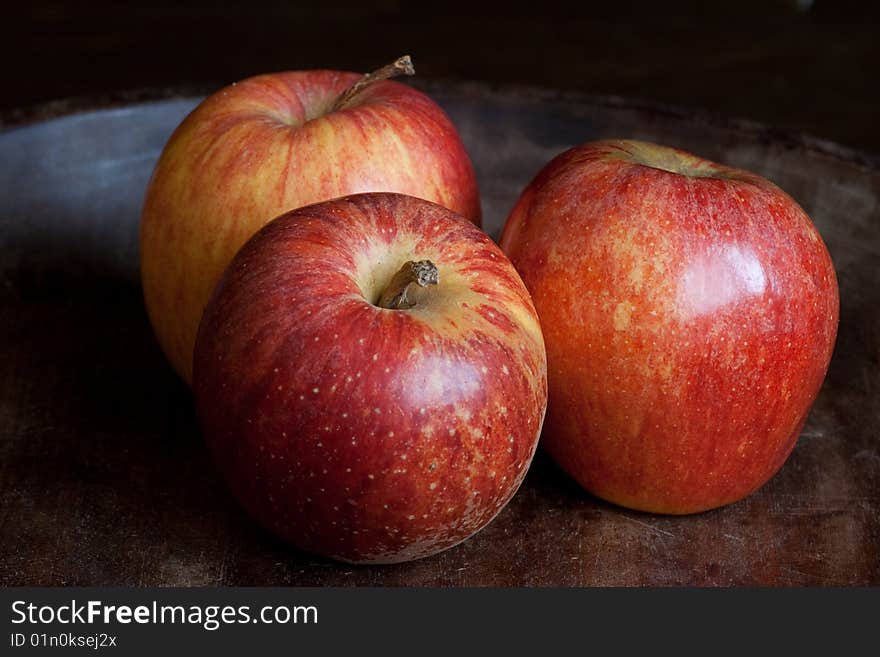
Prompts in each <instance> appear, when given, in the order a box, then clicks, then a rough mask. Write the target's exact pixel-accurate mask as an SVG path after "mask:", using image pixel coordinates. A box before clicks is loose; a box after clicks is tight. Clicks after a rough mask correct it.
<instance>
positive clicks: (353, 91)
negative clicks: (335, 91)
mask: <svg viewBox="0 0 880 657" xmlns="http://www.w3.org/2000/svg"><path fill="white" fill-rule="evenodd" d="M415 74H416V69H415V68H413V63H412V59H410V56H409V55H404V56H403V57H399V58H398V59H396V60H395V61H393V62H391V63H390V64H387V65H385V66H383V67H382V68H380V69H378V70H375V71H373V72H372V73H367V74H366V75H365V76H364V77H362V78H361V79H360V80H358V81H357V82H355V83H354V84H353V85H351V86H350V87H349V88H348V89H346V90H345V91H343V92H342V93H341V94H339V97H338V98H337V99H336V100H335V101H334V103H333V105H332V106H331V107H330V111H331V112H335V111H336V110H341V109H345V106H346V105H347V104H348V103H349V102H350V101H351V99H352V98H354V97H355V96H357V95H358V94H359V93H360V92H361V91H363V90H364V89H366V88H367V87H369V86H370V85H371V84H373V83H374V82H379V81H380V80H387V79H389V78H393V77H395V76H398V75H415Z"/></svg>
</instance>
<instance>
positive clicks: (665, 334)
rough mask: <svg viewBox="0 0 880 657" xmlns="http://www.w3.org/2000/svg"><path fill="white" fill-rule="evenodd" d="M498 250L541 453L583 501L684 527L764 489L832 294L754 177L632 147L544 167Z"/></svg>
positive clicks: (809, 235)
mask: <svg viewBox="0 0 880 657" xmlns="http://www.w3.org/2000/svg"><path fill="white" fill-rule="evenodd" d="M501 245H502V248H503V249H504V251H505V253H507V255H508V256H509V257H510V259H511V261H512V262H513V263H514V265H515V266H516V268H517V270H518V271H519V272H520V274H521V275H522V277H523V281H524V282H525V284H526V286H527V287H528V289H529V291H530V292H531V294H532V297H533V300H534V303H535V306H536V308H537V310H538V315H539V317H540V318H541V324H542V326H543V329H544V338H545V340H546V344H547V359H548V368H549V374H548V376H549V390H550V394H549V407H548V412H547V423H546V427H545V431H544V436H543V438H542V444H543V445H545V447H546V449H547V450H548V451H549V453H550V454H551V455H552V456H553V457H554V458H555V459H556V461H557V462H558V463H559V464H560V465H561V466H562V468H563V469H564V470H566V471H567V472H568V473H569V474H570V475H571V476H572V477H574V479H576V480H577V481H578V482H580V483H581V484H582V485H583V486H584V487H585V488H586V489H587V490H589V491H591V492H593V493H595V494H596V495H598V496H600V497H602V498H605V499H607V500H610V501H611V502H615V503H617V504H620V505H623V506H627V507H631V508H635V509H641V510H645V511H654V512H664V513H692V512H696V511H703V510H706V509H711V508H714V507H718V506H721V505H724V504H728V503H730V502H734V501H736V500H738V499H740V498H742V497H744V496H745V495H748V494H749V493H751V492H752V491H754V490H755V489H756V488H758V487H759V486H761V485H762V484H763V483H764V482H766V481H767V480H768V479H769V478H770V477H771V476H772V475H773V474H774V473H775V472H776V471H777V470H778V469H779V468H780V467H781V466H782V464H783V462H784V461H785V460H786V458H787V456H788V455H789V452H791V450H792V448H793V447H794V445H795V441H796V440H797V437H798V434H799V433H800V432H801V429H802V427H803V426H804V422H805V421H806V419H807V414H808V413H809V410H810V407H811V405H812V403H813V401H814V400H815V398H816V395H817V393H818V392H819V388H820V386H821V385H822V381H823V379H824V377H825V373H826V371H827V368H828V364H829V360H830V358H831V353H832V350H833V347H834V341H835V337H836V334H837V320H838V290H837V279H836V276H835V272H834V267H833V265H832V262H831V259H830V257H829V255H828V251H827V249H826V248H825V245H824V244H823V242H822V239H821V237H820V235H819V233H818V232H817V230H816V228H815V226H814V225H813V223H812V222H811V221H810V218H809V217H808V216H807V215H806V213H805V212H804V211H803V209H801V207H800V206H798V204H797V203H795V201H794V200H792V199H791V198H790V197H789V196H788V195H787V194H785V192H783V191H782V190H781V189H779V188H778V187H777V186H776V185H774V184H772V183H771V182H769V181H768V180H766V179H764V178H761V177H760V176H757V175H755V174H753V173H750V172H747V171H743V170H739V169H735V168H732V167H728V166H723V165H720V164H716V163H714V162H710V161H708V160H705V159H702V158H699V157H696V156H694V155H691V154H688V153H685V152H682V151H679V150H674V149H671V148H666V147H662V146H657V145H654V144H649V143H645V142H637V141H603V142H595V143H591V144H586V145H584V146H581V147H578V148H574V149H572V150H569V151H567V152H565V153H563V154H562V155H560V156H558V157H557V158H556V159H554V160H553V161H552V162H550V163H549V164H548V165H547V166H546V167H545V168H544V169H543V170H542V171H541V172H540V173H539V174H538V176H537V177H536V178H535V179H534V180H533V181H532V183H531V184H530V185H529V186H528V187H527V188H526V189H525V191H524V192H523V193H522V196H521V197H520V199H519V201H518V202H517V204H516V206H515V207H514V208H513V211H512V212H511V214H510V216H509V218H508V220H507V224H506V226H505V228H504V232H503V234H502V237H501Z"/></svg>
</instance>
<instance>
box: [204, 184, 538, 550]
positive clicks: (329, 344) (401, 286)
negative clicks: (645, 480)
mask: <svg viewBox="0 0 880 657" xmlns="http://www.w3.org/2000/svg"><path fill="white" fill-rule="evenodd" d="M194 391H195V395H196V400H197V405H198V411H199V418H200V422H201V425H202V428H203V432H204V435H205V437H206V440H207V442H208V445H209V446H210V449H211V451H212V452H213V455H214V457H215V460H216V462H217V463H218V465H219V469H220V471H221V473H222V475H223V476H224V478H225V479H226V481H227V482H228V484H229V485H230V487H231V489H232V490H233V492H234V493H235V495H236V496H237V497H238V499H239V500H240V501H241V503H242V504H243V505H244V507H245V508H246V509H247V510H249V511H250V512H251V513H252V514H253V515H254V516H255V517H256V518H257V519H258V520H259V521H260V522H261V523H262V524H263V525H265V526H266V527H268V528H270V529H271V530H272V531H274V532H277V533H278V534H280V535H281V536H283V537H284V538H286V539H287V540H289V541H290V542H291V543H293V544H295V545H297V546H299V547H301V548H303V549H306V550H309V551H312V552H315V553H318V554H322V555H325V556H330V557H334V558H337V559H341V560H346V561H353V562H395V561H404V560H408V559H415V558H419V557H423V556H426V555H429V554H432V553H435V552H438V551H440V550H443V549H446V548H448V547H450V546H452V545H454V544H456V543H458V542H460V541H462V540H464V539H465V538H467V537H468V536H470V535H471V534H473V533H474V532H476V531H478V530H479V529H480V528H482V527H483V526H485V525H486V524H487V523H488V522H489V521H490V520H491V519H492V518H493V517H494V516H495V515H496V514H497V513H498V512H499V511H500V510H501V508H502V507H503V506H504V505H505V504H506V503H507V501H508V500H509V499H510V498H511V496H512V495H513V494H514V492H515V491H516V489H517V487H518V486H519V484H520V482H521V481H522V478H523V476H524V475H525V472H526V470H527V468H528V465H529V463H530V461H531V458H532V455H533V453H534V451H535V447H536V445H537V441H538V435H539V432H540V428H541V423H542V420H543V416H544V410H545V406H546V394H547V393H546V360H545V353H544V344H543V339H542V335H541V330H540V328H539V325H538V321H537V316H536V314H535V311H534V308H533V306H532V303H531V300H530V298H529V295H528V292H527V291H526V289H525V287H524V285H523V284H522V281H521V280H520V278H519V276H518V275H517V273H516V271H515V270H514V269H513V267H512V265H511V264H510V262H509V261H508V260H507V258H506V257H505V256H504V254H503V253H502V252H501V250H500V249H499V248H498V247H497V246H495V244H494V243H493V242H492V241H491V240H490V239H489V238H488V237H486V235H484V234H483V233H482V232H481V231H480V230H479V229H477V228H476V227H475V226H473V224H471V223H469V222H467V221H466V220H464V219H463V218H461V217H459V216H457V215H455V214H454V213H452V212H450V211H448V210H446V209H444V208H442V207H440V206H438V205H435V204H432V203H428V202H426V201H422V200H418V199H415V198H411V197H407V196H402V195H397V194H362V195H356V196H350V197H347V198H342V199H337V200H334V201H330V202H326V203H321V204H318V205H312V206H310V207H306V208H302V209H300V210H297V211H294V212H291V213H289V214H287V215H284V216H282V217H280V218H278V219H276V220H275V221H273V222H271V223H270V224H269V225H267V226H266V227H265V228H263V229H262V230H261V231H260V232H259V233H257V234H256V235H255V236H254V237H253V239H251V240H250V241H249V242H248V243H247V244H246V245H245V246H244V247H243V249H242V250H241V251H240V252H239V254H238V255H237V256H236V257H235V259H234V260H233V262H232V264H231V265H230V267H229V269H228V270H227V271H226V273H225V274H224V276H223V278H222V280H221V282H220V284H219V286H218V288H217V290H216V291H215V293H214V296H213V298H212V300H211V302H210V303H209V305H208V307H207V309H206V312H205V315H204V318H203V319H202V322H201V324H200V327H199V334H198V340H197V342H196V350H195V360H194Z"/></svg>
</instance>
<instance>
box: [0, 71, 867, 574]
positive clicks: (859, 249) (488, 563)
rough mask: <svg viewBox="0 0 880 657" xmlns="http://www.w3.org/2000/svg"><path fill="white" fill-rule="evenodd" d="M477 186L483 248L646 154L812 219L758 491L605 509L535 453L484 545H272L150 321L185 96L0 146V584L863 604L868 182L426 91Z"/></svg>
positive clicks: (630, 107)
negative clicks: (793, 393)
mask: <svg viewBox="0 0 880 657" xmlns="http://www.w3.org/2000/svg"><path fill="white" fill-rule="evenodd" d="M428 89H429V91H430V92H431V93H432V94H433V95H434V96H435V98H437V99H438V100H439V101H440V102H441V104H442V105H444V107H446V108H447V110H448V111H449V112H450V115H451V117H452V119H453V121H454V122H455V123H456V124H457V125H458V127H459V129H460V130H461V132H462V135H463V138H464V140H465V142H466V145H467V146H468V148H469V150H470V152H471V154H472V156H473V159H474V161H475V165H476V168H477V172H478V177H479V181H480V185H481V191H482V196H483V210H484V216H485V217H486V222H487V227H488V229H489V230H490V232H491V233H492V234H493V235H494V236H496V237H497V234H498V232H499V230H500V226H501V223H502V221H503V219H504V217H505V215H506V213H507V211H508V210H509V208H510V206H511V205H512V203H513V201H514V199H515V198H516V195H517V194H518V192H519V190H520V189H521V187H522V186H523V185H524V184H525V183H526V182H528V180H529V179H530V178H531V177H532V175H534V173H535V172H536V171H537V170H538V169H539V168H540V167H541V166H542V165H543V164H544V163H545V162H546V161H547V160H548V159H549V158H550V157H552V156H553V155H555V154H556V153H558V152H559V151H561V150H563V149H564V148H566V147H567V146H569V145H572V144H576V143H580V142H583V141H586V140H588V139H592V138H599V137H618V136H620V137H622V136H626V137H634V138H641V139H649V140H654V141H659V142H663V143H667V144H670V145H674V146H678V147H681V148H685V149H688V150H692V151H694V152H696V153H698V154H700V155H703V156H706V157H710V158H713V159H718V160H721V161H723V162H726V163H728V164H732V165H736V166H740V167H745V168H749V169H752V170H755V171H757V172H759V173H761V174H764V175H766V176H768V177H769V178H770V179H772V180H774V181H775V182H776V183H777V184H779V185H781V186H782V187H783V188H784V189H786V190H787V191H788V192H789V193H790V194H792V196H794V198H795V199H796V200H798V201H799V202H800V203H801V204H802V205H803V206H804V207H805V209H806V210H807V211H808V212H809V213H810V214H811V216H812V217H813V218H814V220H815V222H816V224H817V226H818V228H819V230H820V232H821V233H822V235H823V237H824V238H825V240H826V242H827V244H828V246H829V249H830V251H831V254H832V257H833V259H834V262H835V265H836V267H837V271H838V275H839V280H840V286H841V322H840V333H839V338H838V343H837V349H836V352H835V356H834V359H833V361H832V364H831V368H830V372H829V375H828V379H827V380H826V383H825V386H824V388H823V390H822V392H821V394H820V396H819V399H818V400H817V403H816V405H815V407H814V409H813V411H812V413H811V415H810V419H809V421H808V423H807V426H806V428H805V430H804V433H803V435H802V436H801V438H800V440H799V442H798V444H797V446H796V448H795V450H794V452H793V454H792V456H791V457H790V459H789V460H788V462H787V463H786V465H785V466H784V467H783V468H782V470H781V471H780V472H779V473H778V474H777V475H776V476H775V477H774V478H773V479H772V480H771V481H770V482H769V483H768V484H767V485H766V486H764V487H763V488H762V489H761V490H759V491H758V492H757V493H755V494H754V495H752V496H751V497H749V498H747V499H745V500H743V501H742V502H739V503H737V504H734V505H732V506H729V507H726V508H723V509H719V510H716V511H711V512H708V513H704V514H700V515H696V516H688V517H664V516H657V515H650V514H643V513H636V512H631V511H627V510H625V509H621V508H618V507H614V506H612V505H609V504H606V503H604V502H602V501H599V500H597V499H595V498H593V497H591V496H590V495H588V494H586V493H584V492H582V491H581V490H580V489H579V488H578V487H577V486H576V485H574V484H573V483H572V482H571V481H570V480H568V479H567V478H566V477H565V476H564V475H563V474H562V473H561V472H560V471H559V470H558V469H557V468H556V467H555V466H554V465H553V464H552V463H551V462H550V461H549V459H548V458H547V457H546V456H545V455H544V454H542V453H541V452H540V451H539V454H538V456H537V457H536V460H535V462H534V464H533V466H532V469H531V470H530V472H529V475H528V477H527V479H526V481H525V483H524V485H523V487H522V488H521V489H520V491H519V493H518V494H517V495H516V496H515V497H514V499H513V501H512V502H511V503H510V505H509V506H508V507H507V508H506V509H505V510H504V511H503V512H502V513H501V514H500V516H499V517H498V518H497V519H496V520H495V521H494V522H493V523H492V524H491V525H490V526H489V527H487V528H486V529H485V530H484V531H482V532H481V533H479V534H478V535H477V536H475V537H474V538H472V539H471V540H469V541H467V542H465V543H464V544H462V545H460V546H458V547H456V548H454V549H452V550H449V551H447V552H445V553H443V554H440V555H437V556H435V557H432V558H428V559H424V560H421V561H417V562H412V563H408V564H401V565H395V566H383V567H355V566H349V565H340V564H336V563H332V562H329V561H324V560H321V559H318V558H314V557H311V556H309V555H306V554H303V553H300V552H297V551H296V550H294V549H292V548H289V547H288V546H286V545H285V544H283V543H282V542H280V541H279V540H277V539H275V538H273V537H272V536H270V535H268V534H267V533H265V532H264V531H262V530H261V529H260V528H258V527H257V526H256V525H254V524H253V523H252V522H251V521H250V520H249V519H248V518H247V517H246V516H245V515H243V513H241V512H240V511H239V510H238V509H237V508H236V506H235V504H234V503H233V501H232V500H231V498H230V497H229V495H228V494H227V493H226V492H225V491H224V489H223V487H222V485H221V483H220V481H219V480H218V478H217V476H216V475H215V474H214V472H213V470H212V468H211V466H210V464H209V461H208V458H207V453H206V451H205V449H204V446H203V444H202V440H201V437H200V435H199V432H198V428H197V426H196V422H195V417H194V413H193V403H192V399H191V397H190V394H189V391H188V390H187V389H186V388H185V387H184V385H183V384H182V383H180V382H179V381H178V380H177V379H176V378H175V375H174V374H173V372H172V370H171V369H170V367H169V366H168V365H167V364H166V362H165V361H164V359H163V357H162V354H161V352H160V351H159V349H158V346H157V345H156V343H155V341H154V339H153V337H152V333H151V330H150V327H149V324H148V322H147V318H146V314H145V311H144V308H143V303H142V300H141V292H140V285H139V280H138V268H137V267H138V263H137V223H138V217H139V211H140V203H141V198H142V194H143V191H144V187H145V185H146V181H147V178H148V176H149V174H150V171H151V169H152V166H153V163H154V162H155V159H156V158H157V156H158V153H159V150H160V149H161V147H162V145H163V144H164V142H165V140H166V139H167V137H168V135H169V134H170V132H171V130H172V129H173V128H174V126H175V125H176V124H177V123H178V122H179V121H180V119H181V118H182V117H183V116H184V115H185V113H186V112H187V111H188V110H189V109H190V108H191V107H192V106H193V105H194V103H195V102H196V99H194V98H191V97H190V98H176V99H165V100H162V101H157V102H149V103H140V104H135V105H129V106H123V107H117V108H115V109H111V110H104V111H95V112H80V113H76V114H72V115H69V116H63V117H60V118H57V119H54V120H48V121H41V122H35V123H30V124H27V125H22V126H15V127H7V128H6V129H5V130H4V131H3V132H0V207H2V208H3V212H2V214H0V499H2V508H0V584H2V585H25V584H29V585H46V584H56V585H57V584H79V585H111V584H117V585H216V584H220V585H232V584H241V585H257V584H263V585H287V584H295V585H358V584H383V585H424V586H449V585H503V586H507V585H565V586H569V585H672V584H695V585H732V584H736V585H755V584H759V585H863V584H874V585H877V584H880V444H878V428H880V427H878V425H880V413H878V411H880V397H878V391H880V328H878V327H880V310H878V307H880V304H878V303H877V302H878V296H880V230H878V229H880V172H878V171H877V170H875V169H874V168H872V165H871V159H870V158H868V157H862V156H860V155H859V154H857V153H854V152H851V151H848V150H846V149H842V148H838V147H835V146H834V145H831V144H827V143H824V142H815V141H809V140H803V139H794V138H782V137H780V136H779V135H775V134H773V133H771V132H769V131H767V130H764V129H762V128H760V127H757V126H754V125H744V124H733V123H720V122H718V121H714V120H705V119H700V118H698V117H692V116H687V115H685V114H683V113H681V112H677V111H675V110H672V109H669V108H665V109H664V108H652V107H647V106H638V105H634V104H632V103H627V102H624V101H619V100H614V99H609V98H598V97H585V96H571V95H568V96H567V95H563V94H557V93H552V92H537V91H534V90H528V89H513V88H510V89H503V88H502V89H494V90H493V89H490V88H488V87H484V86H480V85H462V84H458V85H450V84H447V85H442V84H440V85H438V84H434V85H428Z"/></svg>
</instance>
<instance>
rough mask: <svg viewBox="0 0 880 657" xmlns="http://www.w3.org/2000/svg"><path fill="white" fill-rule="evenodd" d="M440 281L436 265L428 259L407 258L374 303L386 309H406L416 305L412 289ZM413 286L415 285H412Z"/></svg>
mask: <svg viewBox="0 0 880 657" xmlns="http://www.w3.org/2000/svg"><path fill="white" fill-rule="evenodd" d="M439 282H440V274H439V272H438V271H437V267H436V265H435V264H434V263H433V262H431V261H430V260H419V261H417V262H414V261H412V260H408V261H407V262H405V263H403V267H401V268H400V271H398V272H397V273H396V274H394V278H392V279H391V282H390V283H388V287H386V288H385V290H384V291H383V292H382V294H381V296H380V297H379V301H378V302H377V303H376V305H377V306H379V307H380V308H386V309H387V310H406V309H407V308H412V307H414V306H415V305H416V302H415V300H414V299H413V298H412V293H413V291H414V290H416V289H418V288H420V287H428V286H429V285H437V284H438V283H439ZM413 286H415V287H413Z"/></svg>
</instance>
